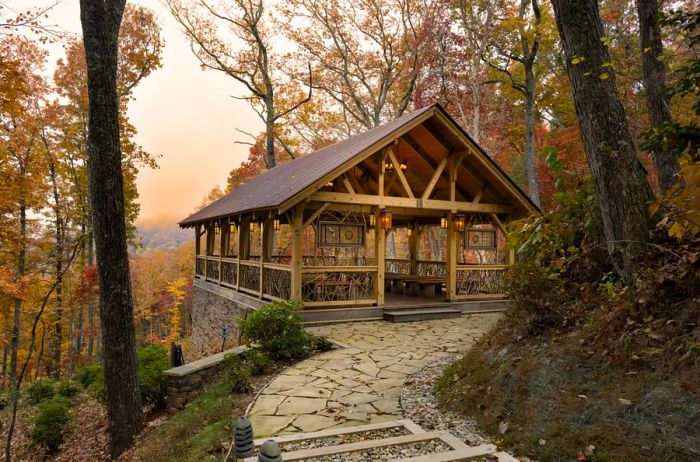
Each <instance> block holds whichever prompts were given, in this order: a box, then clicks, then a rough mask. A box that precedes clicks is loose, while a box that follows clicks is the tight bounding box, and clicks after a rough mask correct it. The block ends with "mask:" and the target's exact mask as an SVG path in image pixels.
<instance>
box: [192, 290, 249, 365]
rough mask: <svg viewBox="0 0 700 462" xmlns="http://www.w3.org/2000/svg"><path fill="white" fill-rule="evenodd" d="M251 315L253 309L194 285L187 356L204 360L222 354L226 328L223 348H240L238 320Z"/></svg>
mask: <svg viewBox="0 0 700 462" xmlns="http://www.w3.org/2000/svg"><path fill="white" fill-rule="evenodd" d="M196 282H199V281H196ZM205 284H206V283H205ZM207 285H209V284H207ZM248 311H250V309H249V308H247V307H246V306H244V305H243V304H241V303H239V302H236V301H234V300H230V299H228V298H226V297H224V296H222V295H220V294H216V293H214V292H212V291H211V290H208V289H204V288H202V287H198V285H197V284H195V285H194V286H193V287H192V347H191V349H190V351H189V352H188V356H189V357H190V358H202V357H206V356H208V355H212V354H214V353H216V352H219V351H221V346H222V343H223V336H222V332H223V328H224V326H226V330H227V337H226V344H225V346H224V348H231V347H234V346H236V345H238V338H239V330H238V319H239V318H241V317H245V316H246V314H247V312H248Z"/></svg>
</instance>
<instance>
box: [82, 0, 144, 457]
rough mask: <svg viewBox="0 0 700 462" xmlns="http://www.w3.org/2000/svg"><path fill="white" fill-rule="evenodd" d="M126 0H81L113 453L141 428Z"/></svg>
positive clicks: (123, 447)
mask: <svg viewBox="0 0 700 462" xmlns="http://www.w3.org/2000/svg"><path fill="white" fill-rule="evenodd" d="M125 3H126V0H111V1H110V0H103V1H94V0H80V20H81V24H82V28H83V41H84V43H85V58H86V62H87V76H88V100H89V110H88V113H89V125H88V162H89V165H90V168H89V185H90V187H89V195H90V199H91V200H90V204H91V213H92V224H93V233H94V239H95V251H96V256H97V266H98V277H99V284H100V302H99V305H100V324H101V327H102V345H103V351H104V355H103V356H104V376H105V377H104V382H105V398H106V401H107V428H108V432H109V435H110V452H111V455H112V457H113V458H116V457H118V456H119V455H120V454H121V453H122V452H124V451H125V450H126V449H128V448H129V446H131V444H132V442H133V440H134V437H135V436H136V435H137V434H138V433H139V432H140V431H141V429H142V428H143V410H142V407H141V397H140V389H139V381H138V374H137V365H136V340H135V334H134V319H133V316H134V313H133V307H132V299H131V285H130V280H129V255H128V252H127V245H126V223H125V220H124V177H123V174H122V168H121V149H120V142H119V120H118V97H117V88H116V84H117V49H118V41H119V27H120V24H121V20H122V16H123V13H124V6H125Z"/></svg>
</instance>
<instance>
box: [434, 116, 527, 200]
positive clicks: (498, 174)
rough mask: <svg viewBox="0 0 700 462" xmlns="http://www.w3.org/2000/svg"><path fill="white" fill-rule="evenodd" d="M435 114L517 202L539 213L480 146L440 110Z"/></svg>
mask: <svg viewBox="0 0 700 462" xmlns="http://www.w3.org/2000/svg"><path fill="white" fill-rule="evenodd" d="M435 116H436V117H437V119H438V120H439V121H440V122H442V124H443V125H445V126H446V127H447V129H448V130H450V132H452V134H453V135H454V136H456V137H457V139H459V140H460V141H462V143H463V144H464V145H465V146H466V147H468V148H469V149H470V150H471V151H472V153H474V154H475V157H478V158H479V159H480V160H481V163H482V165H483V166H484V167H485V168H486V169H488V170H489V171H490V172H491V174H492V175H494V176H495V177H496V178H501V179H502V180H503V181H502V183H503V186H504V187H505V188H506V189H507V190H508V191H509V192H510V193H511V194H513V195H514V196H515V197H516V198H517V199H518V202H520V203H521V204H522V205H523V207H524V208H525V209H526V210H528V211H529V212H531V213H539V212H538V210H537V209H536V208H535V207H534V206H533V205H532V204H531V203H530V201H529V200H528V199H527V198H526V196H525V193H524V192H522V191H521V190H520V189H518V188H517V187H516V186H515V185H513V183H511V181H510V180H509V179H508V178H504V174H503V173H502V172H500V171H499V169H498V168H497V167H496V166H494V165H493V164H492V163H491V162H490V160H487V159H484V158H485V157H487V154H486V153H484V152H483V151H482V150H481V147H480V146H478V145H477V146H475V145H474V143H473V142H472V140H470V139H469V138H468V137H467V136H465V135H464V133H462V132H461V130H459V129H458V128H457V127H455V126H453V124H452V122H451V121H450V120H448V118H447V117H445V115H444V114H442V113H441V112H440V111H435Z"/></svg>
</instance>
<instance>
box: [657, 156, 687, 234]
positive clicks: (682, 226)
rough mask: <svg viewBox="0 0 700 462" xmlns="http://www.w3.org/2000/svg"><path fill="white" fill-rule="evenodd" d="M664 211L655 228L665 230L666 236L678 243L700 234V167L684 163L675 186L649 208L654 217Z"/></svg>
mask: <svg viewBox="0 0 700 462" xmlns="http://www.w3.org/2000/svg"><path fill="white" fill-rule="evenodd" d="M662 208H663V209H664V212H665V216H664V218H663V219H662V220H661V221H660V222H659V224H658V225H657V228H665V229H667V230H668V231H667V232H668V235H669V236H670V237H673V238H675V239H677V240H679V241H682V240H683V239H684V238H685V237H686V236H697V235H699V234H700V165H699V164H697V163H690V162H684V163H683V164H682V166H681V171H680V172H679V175H678V181H677V182H676V185H675V186H674V187H673V188H671V189H670V190H669V191H668V192H666V194H665V195H663V196H662V197H661V198H660V200H659V201H657V202H655V203H652V204H651V205H650V206H649V212H650V213H651V214H652V215H654V214H656V213H657V212H658V211H659V210H661V209H662Z"/></svg>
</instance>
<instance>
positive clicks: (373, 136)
mask: <svg viewBox="0 0 700 462" xmlns="http://www.w3.org/2000/svg"><path fill="white" fill-rule="evenodd" d="M434 107H435V105H432V106H427V107H424V108H423V109H419V110H417V111H414V112H411V113H410V114H406V115H405V116H403V117H399V118H398V119H396V120H393V121H391V122H388V123H385V124H384V125H380V126H379V127H376V128H372V129H370V130H367V131H366V132H364V133H360V134H358V135H355V136H351V137H350V138H347V139H345V140H343V141H340V142H338V143H335V144H333V145H331V146H327V147H325V148H323V149H319V150H318V151H314V152H312V153H311V154H308V155H306V156H303V157H299V158H297V159H294V160H292V161H290V162H287V163H285V164H282V165H278V166H277V167H275V168H273V169H270V170H267V171H265V172H263V173H261V174H260V175H258V176H256V177H255V178H253V179H251V180H250V181H248V182H247V183H246V184H244V185H242V186H240V187H238V188H236V189H234V190H233V191H231V192H230V193H228V194H227V195H225V196H224V197H222V198H221V199H219V200H217V201H215V202H213V203H211V204H209V205H208V206H206V207H204V208H203V209H201V210H199V211H197V212H195V213H193V214H192V215H190V216H189V217H187V218H185V219H184V220H182V221H181V222H180V223H179V224H180V226H192V225H194V224H195V223H198V222H203V221H206V220H212V219H215V218H221V217H225V216H228V215H233V214H237V213H242V212H247V211H253V210H261V209H274V208H278V207H279V206H280V205H282V204H283V203H284V202H286V201H288V200H289V199H291V198H292V197H294V196H295V195H297V194H299V193H301V192H302V191H303V190H304V189H306V188H308V187H309V186H311V185H312V184H314V183H315V182H316V181H318V180H320V179H322V178H323V177H325V176H326V175H328V174H330V173H332V172H333V171H334V170H335V169H337V168H338V167H340V166H342V165H343V164H345V163H346V162H348V161H350V160H352V158H353V157H355V156H357V155H358V154H360V153H361V152H363V151H364V150H366V149H368V148H369V147H371V146H372V145H374V144H375V143H377V142H379V141H381V140H382V139H384V138H386V137H388V136H390V135H391V134H392V133H394V132H395V131H397V130H399V129H400V128H401V127H402V126H404V125H405V124H407V123H409V122H411V121H413V120H415V119H417V118H418V117H420V116H421V115H423V114H425V113H426V112H428V111H430V110H432V109H433V108H434Z"/></svg>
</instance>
